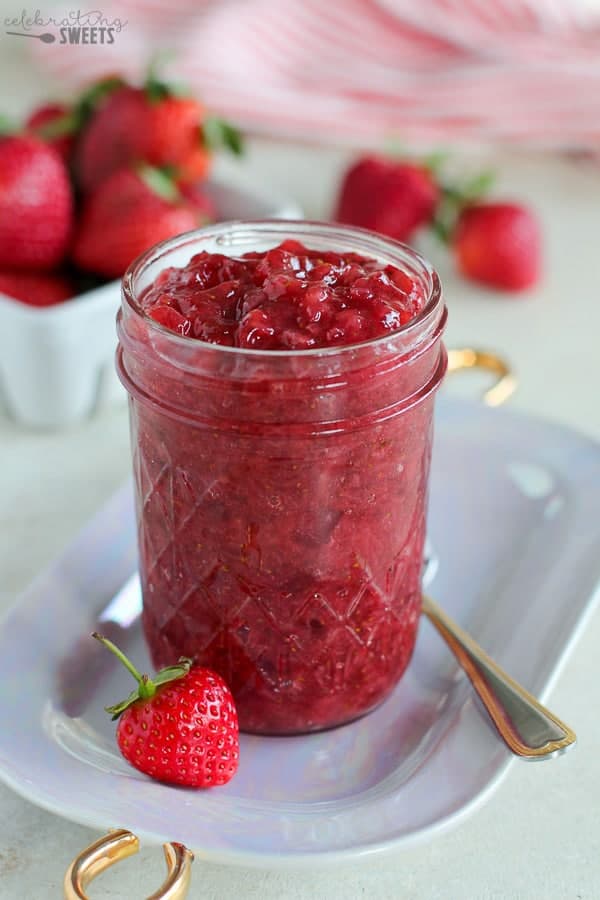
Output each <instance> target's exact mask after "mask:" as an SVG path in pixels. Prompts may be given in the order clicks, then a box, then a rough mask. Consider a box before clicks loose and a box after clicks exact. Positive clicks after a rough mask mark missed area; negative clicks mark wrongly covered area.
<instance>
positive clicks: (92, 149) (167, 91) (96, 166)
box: [75, 67, 241, 192]
mask: <svg viewBox="0 0 600 900" xmlns="http://www.w3.org/2000/svg"><path fill="white" fill-rule="evenodd" d="M218 146H227V147H229V148H230V149H231V150H233V151H234V152H236V153H239V152H240V151H241V143H240V137H239V135H238V133H237V132H236V131H235V130H234V129H233V128H232V127H231V126H229V125H227V123H224V122H222V121H221V120H220V119H215V118H210V119H209V118H206V117H205V115H204V108H203V106H202V104H201V103H199V101H198V100H196V99H194V98H192V97H189V96H183V95H181V93H180V91H178V90H176V89H174V88H173V87H172V86H171V85H169V84H167V83H166V82H163V81H161V80H159V79H158V78H157V77H156V74H155V72H154V71H153V69H152V67H151V69H150V72H149V74H148V78H147V80H146V83H145V85H144V86H143V87H141V88H137V87H132V86H131V85H125V84H123V85H122V86H121V87H118V88H117V89H116V90H112V91H111V92H110V93H109V94H108V95H106V96H104V97H103V98H102V101H101V102H100V103H96V108H95V111H94V113H93V115H92V116H91V118H90V120H89V122H88V124H87V126H86V127H85V128H84V129H83V132H82V135H81V138H80V141H79V144H78V148H77V153H76V166H75V169H76V174H77V177H78V181H79V184H80V187H81V188H82V190H83V191H84V192H88V191H90V190H93V188H94V187H96V186H97V185H98V184H100V183H101V182H102V181H103V180H104V179H105V178H107V177H108V176H109V175H110V174H111V173H112V172H114V171H115V170H116V169H121V168H123V167H124V166H127V165H130V164H131V163H136V162H140V161H143V162H146V163H149V164H150V165H152V166H156V167H157V168H166V169H169V171H172V172H173V174H175V175H176V176H177V177H178V178H179V180H186V181H194V180H197V179H199V178H203V177H205V176H206V174H207V172H208V169H209V166H210V162H211V158H212V151H213V150H214V149H216V148H217V147H218Z"/></svg>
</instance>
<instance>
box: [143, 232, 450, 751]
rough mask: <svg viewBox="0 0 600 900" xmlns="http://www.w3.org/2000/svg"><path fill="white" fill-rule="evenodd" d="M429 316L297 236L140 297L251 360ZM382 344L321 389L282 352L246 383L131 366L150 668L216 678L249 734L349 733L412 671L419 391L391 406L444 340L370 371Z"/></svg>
mask: <svg viewBox="0 0 600 900" xmlns="http://www.w3.org/2000/svg"><path fill="white" fill-rule="evenodd" d="M424 303H425V298H424V295H423V290H422V288H421V285H420V284H419V283H417V282H416V281H414V280H413V279H412V278H411V277H410V276H409V275H408V274H407V273H405V272H403V271H401V270H400V269H397V268H395V267H393V266H389V265H382V264H381V263H378V262H377V261H375V260H372V259H367V258H364V257H362V256H358V255H357V254H351V253H348V254H344V255H341V254H338V253H331V252H317V251H314V250H308V249H306V248H305V247H304V246H302V245H301V244H299V243H297V242H295V241H291V240H289V241H285V242H284V243H283V244H281V245H280V246H279V247H276V248H275V249H273V250H269V251H268V252H265V253H247V254H245V255H244V256H242V257H239V258H227V257H225V256H222V255H217V254H208V253H199V254H197V255H196V256H194V257H193V258H192V259H191V261H190V262H189V264H188V265H186V266H185V267H184V268H169V269H165V270H164V271H163V272H162V273H161V274H160V275H159V276H158V277H157V279H156V281H155V282H154V283H153V284H152V285H151V286H150V287H149V288H148V289H147V291H146V292H145V294H144V295H143V296H142V299H141V305H142V307H143V309H144V310H145V312H146V313H147V314H148V315H149V316H150V317H151V318H152V319H154V320H155V321H156V322H159V323H160V324H161V325H163V326H165V327H166V328H168V329H171V330H172V331H174V332H176V333H179V334H181V335H185V336H187V337H189V338H196V339H200V340H202V341H208V342H212V343H215V344H224V345H227V346H229V347H241V348H252V349H260V350H286V349H289V350H298V349H302V350H305V349H312V348H319V347H335V346H340V345H347V344H355V343H357V342H358V343H362V342H364V341H366V340H369V339H372V338H377V337H381V336H383V335H386V334H391V333H392V332H394V331H397V330H398V328H400V327H401V326H402V325H404V324H406V323H407V322H409V321H410V320H411V319H412V318H414V317H415V316H416V315H417V314H418V313H419V312H420V311H421V310H422V308H423V306H424ZM147 332H148V337H147V341H148V342H149V343H148V347H149V348H150V347H151V346H153V344H154V340H155V337H156V332H155V329H153V328H152V327H150V328H149V329H147ZM152 332H155V334H154V337H153V335H152ZM186 343H187V342H186ZM376 347H377V344H374V345H373V346H372V348H371V347H365V348H363V349H362V350H361V354H362V356H361V361H360V365H358V363H355V364H354V366H355V368H354V369H352V364H349V363H348V362H347V361H346V362H343V361H342V362H341V363H340V361H338V362H337V363H336V365H338V367H339V366H340V365H341V367H342V368H341V369H339V370H336V372H337V373H338V374H336V377H335V379H333V380H334V381H335V382H336V383H335V384H332V385H329V382H327V378H325V379H324V378H323V371H324V369H323V368H321V369H320V370H319V371H317V369H315V365H317V364H318V360H317V359H315V358H314V357H312V355H311V357H306V358H304V359H301V358H300V357H301V356H302V355H299V356H298V357H297V360H296V362H297V365H296V368H295V369H294V377H293V378H292V379H291V380H290V379H289V378H288V379H287V380H286V379H282V378H281V376H280V371H281V370H280V368H279V367H278V366H275V362H277V363H280V362H281V359H280V358H279V357H273V358H272V359H273V360H274V361H275V362H274V363H273V367H272V368H269V366H268V365H266V364H265V363H264V360H261V362H260V366H259V368H258V369H256V370H255V369H253V368H252V366H251V365H250V363H252V360H250V362H248V358H247V357H246V361H245V362H244V360H240V359H237V360H232V357H231V356H230V355H229V354H227V358H226V359H225V358H223V359H221V360H220V362H222V363H223V364H224V366H225V368H224V369H223V372H225V374H219V373H218V372H217V374H212V375H211V376H210V378H209V377H208V376H207V378H206V379H205V380H204V381H203V377H200V376H197V374H193V375H188V374H186V373H187V372H188V369H186V368H184V369H181V370H177V372H176V373H175V374H174V373H173V372H171V371H170V370H169V367H168V363H164V361H163V357H162V356H161V357H160V358H157V359H156V360H155V361H154V362H153V364H152V365H149V364H147V363H146V364H145V366H146V369H145V370H144V371H146V370H147V373H148V374H147V376H146V375H144V377H147V381H146V383H145V384H144V385H143V387H144V391H145V393H144V397H145V398H146V399H143V398H142V399H141V400H139V401H137V402H134V404H133V406H132V425H133V443H134V468H135V472H136V481H137V497H138V512H139V537H140V541H139V543H140V564H141V565H140V570H141V576H142V584H143V591H144V614H143V621H144V629H145V633H146V637H147V640H148V643H149V646H150V650H151V653H152V657H153V661H154V663H155V665H156V666H157V667H158V666H163V665H167V664H170V663H173V662H174V661H175V660H176V659H177V658H178V657H179V656H181V655H184V656H190V657H194V658H195V659H197V660H198V661H199V662H200V663H201V664H202V665H206V666H209V667H211V668H213V669H215V670H216V671H218V672H219V673H220V674H221V675H222V676H223V677H224V678H225V680H226V681H227V682H228V684H229V685H230V687H231V690H232V692H233V694H234V697H235V700H236V704H237V708H238V714H239V720H240V727H241V728H242V729H243V730H245V731H251V732H259V733H271V734H286V733H299V732H306V731H311V730H318V729H322V728H327V727H331V726H333V725H338V724H341V723H343V722H347V721H350V720H352V719H354V718H356V717H357V716H359V715H362V714H363V713H365V712H368V711H369V710H370V709H372V708H373V707H374V706H376V705H377V704H378V703H379V702H381V700H383V699H384V697H385V696H386V695H387V694H388V693H389V692H390V691H391V690H392V688H393V687H394V685H395V684H396V683H397V681H398V679H399V678H400V676H401V675H402V673H403V672H404V670H405V668H406V666H407V665H408V662H409V660H410V657H411V654H412V651H413V647H414V642H415V637H416V630H417V623H418V619H419V611H420V598H421V593H420V577H421V563H422V550H423V540H424V533H425V508H426V498H427V481H428V470H429V457H430V450H431V423H432V407H433V395H432V393H431V392H429V393H428V394H427V396H426V397H425V399H422V400H420V401H419V402H417V401H416V400H411V402H410V403H409V404H408V407H407V408H406V409H403V410H402V412H401V414H393V413H391V412H390V410H393V409H394V408H395V407H394V404H397V403H398V402H399V401H401V400H403V398H405V397H408V396H411V397H414V396H416V393H415V392H417V393H418V391H419V390H420V389H421V388H422V386H423V385H424V384H427V383H428V381H430V380H433V379H434V377H438V376H436V375H435V373H436V372H437V371H438V369H439V362H438V361H439V342H438V341H437V339H436V343H430V344H429V345H428V347H427V348H425V351H422V352H421V351H420V352H419V353H418V354H416V355H415V357H414V359H413V358H412V356H411V354H406V351H403V352H404V356H402V355H401V354H399V353H396V357H395V359H394V360H393V365H392V364H388V363H389V357H386V360H388V362H386V365H385V366H384V367H383V369H382V368H381V355H379V356H378V355H377V352H378V351H376ZM185 349H186V350H187V348H185ZM148 352H149V353H150V352H151V351H150V349H149V351H148ZM386 352H387V351H386ZM353 353H354V351H353ZM266 355H267V356H268V354H266ZM186 359H189V356H188V357H186ZM290 362H291V360H290ZM240 363H244V365H246V364H248V366H249V368H248V369H246V368H243V372H244V373H246V372H247V373H248V374H247V376H246V374H244V376H243V378H240V377H239V371H240ZM227 365H229V366H230V367H231V370H232V371H233V372H234V375H236V377H237V381H235V378H234V377H233V376H232V377H229V375H227V374H226V373H227V372H229V371H230V370H229V369H227ZM327 365H329V363H327ZM356 366H358V368H356ZM345 367H349V368H348V370H346V368H345ZM325 371H327V370H325ZM253 373H254V374H253ZM257 373H258V374H257ZM298 375H299V378H297V377H296V376H298ZM346 376H347V377H346ZM140 377H142V376H140ZM328 385H329V386H328ZM148 397H152V402H148V399H147V398H148ZM173 407H176V408H177V409H179V410H184V414H182V415H179V414H177V415H174V414H172V413H171V410H172V409H173ZM381 411H383V413H381ZM188 414H189V415H188ZM195 417H196V418H195ZM330 422H332V423H333V425H332V426H331V428H329V425H328V423H330ZM323 423H326V426H327V427H322V426H323Z"/></svg>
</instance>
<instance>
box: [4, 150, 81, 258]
mask: <svg viewBox="0 0 600 900" xmlns="http://www.w3.org/2000/svg"><path fill="white" fill-rule="evenodd" d="M72 225H73V196H72V190H71V185H70V183H69V176H68V174H67V170H66V168H65V165H64V163H63V161H62V159H61V158H60V156H59V155H58V153H57V152H56V150H54V148H53V147H50V146H48V144H45V143H44V142H43V141H40V140H39V139H38V138H35V137H32V136H30V135H15V136H12V137H6V138H3V139H0V267H5V266H9V267H11V268H33V269H52V268H56V267H57V266H58V265H59V264H60V263H61V262H62V260H63V258H64V257H65V255H66V252H67V249H68V245H69V239H70V236H71V230H72Z"/></svg>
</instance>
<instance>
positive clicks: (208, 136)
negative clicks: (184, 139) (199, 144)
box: [202, 116, 244, 156]
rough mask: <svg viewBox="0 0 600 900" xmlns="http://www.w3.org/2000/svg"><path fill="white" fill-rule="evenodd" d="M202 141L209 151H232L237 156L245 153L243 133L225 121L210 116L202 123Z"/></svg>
mask: <svg viewBox="0 0 600 900" xmlns="http://www.w3.org/2000/svg"><path fill="white" fill-rule="evenodd" d="M202 140H203V143H204V144H205V145H206V146H207V147H208V149H209V150H220V149H221V148H225V149H227V150H230V151H231V153H233V154H235V156H241V155H242V153H243V152H244V141H243V138H242V135H241V133H240V132H239V131H238V129H237V128H235V127H234V126H233V125H231V124H230V123H229V122H226V121H225V120H224V119H220V118H218V117H217V116H209V117H208V118H206V119H205V120H204V122H203V123H202Z"/></svg>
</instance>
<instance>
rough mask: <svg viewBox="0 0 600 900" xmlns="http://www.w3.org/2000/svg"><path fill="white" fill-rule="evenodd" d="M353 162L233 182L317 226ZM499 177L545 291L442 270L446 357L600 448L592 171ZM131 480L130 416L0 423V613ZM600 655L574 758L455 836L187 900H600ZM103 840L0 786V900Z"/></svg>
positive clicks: (319, 153) (206, 874) (31, 886)
mask: <svg viewBox="0 0 600 900" xmlns="http://www.w3.org/2000/svg"><path fill="white" fill-rule="evenodd" d="M0 46H1V49H2V54H1V63H0V83H1V84H2V85H3V87H4V90H3V92H2V93H3V106H4V109H5V110H6V111H7V112H15V113H16V112H18V111H19V110H21V109H23V108H25V106H26V105H27V104H28V103H29V102H30V101H32V100H33V98H35V97H39V96H42V95H43V94H44V91H45V85H44V83H43V82H42V81H41V80H40V78H39V77H38V76H36V74H35V72H33V70H31V69H30V67H29V66H28V64H27V63H26V62H25V61H24V58H23V57H22V56H21V55H20V54H19V53H18V52H17V51H16V50H15V48H14V47H13V45H12V44H11V45H10V46H7V45H6V42H4V43H3V44H1V45H0ZM9 88H10V91H9ZM347 156H348V151H342V150H331V149H321V148H318V147H314V146H310V145H303V146H301V145H293V144H290V143H282V142H279V143H277V142H269V141H265V140H253V141H251V142H250V147H249V154H248V156H247V158H246V160H245V161H244V163H242V166H243V169H244V171H245V172H246V174H247V175H248V176H249V177H255V178H256V179H258V180H260V181H261V182H263V183H268V184H269V185H270V186H271V187H272V188H274V189H277V190H278V191H280V192H283V193H285V194H288V195H291V196H292V197H294V198H295V199H297V200H298V201H299V202H300V203H301V204H302V205H303V207H304V209H305V212H306V214H307V215H308V216H311V217H319V216H323V215H325V214H326V211H327V209H328V207H329V203H330V198H331V196H332V193H333V191H334V189H335V183H336V178H337V174H338V172H339V167H340V165H341V163H342V162H343V161H344V160H345V159H346V158H347ZM493 161H494V162H495V164H496V165H497V168H498V171H499V172H500V179H499V185H498V190H499V191H504V192H505V193H510V194H512V195H514V196H516V197H519V198H526V199H529V200H531V202H532V203H534V204H535V206H536V208H537V209H538V210H539V212H540V215H541V216H542V219H543V222H544V228H545V235H546V258H547V262H546V277H545V279H544V282H543V284H542V285H540V287H539V288H538V289H537V290H536V291H534V292H533V293H532V294H531V295H530V296H528V297H527V298H525V299H510V298H501V297H498V296H495V295H493V294H486V293H482V292H481V291H479V290H477V289H476V288H474V287H473V286H469V285H466V284H465V283H464V282H461V281H459V280H458V279H457V278H456V277H455V276H454V275H453V273H452V271H451V267H450V266H449V264H448V262H447V261H446V260H444V259H443V257H442V256H439V258H436V260H435V261H436V263H437V264H438V266H439V269H440V272H441V274H442V277H443V279H444V281H445V285H446V293H447V299H448V305H449V309H450V322H449V327H448V333H447V337H448V344H449V345H451V346H459V345H462V344H465V343H467V344H468V343H476V344H478V345H480V346H484V347H488V348H491V349H495V350H498V351H501V352H503V353H505V354H506V355H507V356H508V357H509V358H510V359H511V361H512V362H513V364H514V366H515V369H516V371H517V374H518V376H519V379H520V390H519V392H518V393H517V394H516V395H515V397H514V399H513V400H512V401H511V404H512V406H513V407H514V408H517V409H521V410H525V411H529V412H532V413H535V414H537V415H543V416H545V417H547V418H551V419H554V420H556V421H560V422H563V423H564V424H568V425H570V426H572V427H575V428H578V429H580V430H583V431H585V432H587V433H589V434H591V435H593V436H595V437H597V438H600V402H599V400H598V395H599V388H600V352H599V349H598V343H599V336H600V291H599V287H598V286H599V284H600V252H599V249H598V246H599V245H598V235H599V233H600V229H599V225H600V169H598V170H597V169H594V168H591V167H590V168H586V167H581V166H576V165H574V164H572V163H569V162H566V161H564V160H558V159H542V158H541V157H538V156H533V155H508V154H502V155H500V154H494V155H493ZM436 252H437V253H438V254H439V251H436ZM128 472H129V446H128V431H127V414H126V409H125V408H124V407H121V408H116V409H114V410H111V411H108V412H106V413H105V414H103V415H102V416H101V417H100V418H96V419H94V420H93V421H90V422H88V423H86V424H83V425H81V426H78V427H75V428H72V429H69V430H67V431H63V432H55V433H52V432H44V433H35V432H30V431H27V430H24V429H22V428H20V427H18V426H16V425H15V424H13V423H11V422H10V421H9V420H8V419H7V418H6V417H2V418H0V533H1V535H2V539H1V540H0V573H1V579H0V588H1V593H0V610H1V609H2V608H5V607H6V606H7V605H8V604H9V603H11V602H12V601H13V600H14V598H15V597H16V596H17V595H18V593H19V591H20V590H22V589H23V588H24V587H25V586H26V585H27V583H28V582H29V581H30V580H31V579H32V578H33V577H34V576H35V575H36V574H37V573H38V572H40V571H41V570H42V569H43V567H44V566H46V565H47V564H48V563H49V562H50V561H51V560H52V559H53V558H54V557H55V556H56V554H57V553H58V552H60V551H61V550H62V549H63V548H64V547H65V546H66V545H67V544H68V542H69V540H70V539H71V538H72V537H73V536H74V535H75V534H76V533H77V531H78V530H79V529H80V528H81V526H82V525H83V524H84V523H85V522H86V520H87V519H88V518H89V517H90V516H91V515H93V513H94V512H95V511H96V510H97V508H98V507H99V506H100V505H101V504H102V502H103V501H104V500H105V499H106V498H107V497H108V496H109V495H110V494H111V492H112V491H113V490H114V489H115V488H117V487H118V486H119V485H120V484H121V483H122V481H123V480H124V479H125V478H126V477H127V475H128ZM599 557H600V552H599ZM599 567H600V562H599ZM598 646H600V615H598V614H597V615H595V616H594V618H593V619H592V621H591V622H590V624H589V627H588V629H587V631H586V633H585V635H584V636H583V638H582V639H581V641H580V643H579V644H578V646H577V649H576V652H575V653H574V655H573V656H572V657H571V659H570V661H569V662H568V664H567V666H566V668H565V669H564V671H563V674H562V676H561V678H560V680H559V683H558V685H557V687H556V688H555V690H554V691H553V694H552V697H551V706H552V707H553V708H554V709H555V710H556V711H557V713H558V714H559V715H560V716H562V717H563V718H564V719H565V720H566V721H568V722H569V723H571V724H573V726H574V727H575V728H576V730H577V731H578V733H579V737H580V742H579V746H578V747H577V749H576V750H575V751H574V752H573V753H572V754H569V755H568V756H566V757H564V758H562V759H559V760H557V761H554V762H552V763H548V764H544V765H531V764H524V763H520V764H517V765H514V766H513V768H512V770H511V772H510V774H509V776H508V778H507V779H506V781H505V782H503V784H502V785H501V787H500V789H499V790H498V791H497V793H495V794H494V795H493V796H492V797H491V799H490V800H489V802H487V804H486V805H485V806H484V807H483V808H482V809H481V810H480V811H479V812H477V813H476V814H475V815H474V816H473V817H472V818H470V819H469V820H467V821H466V822H465V823H464V824H462V825H461V826H460V827H459V828H458V829H457V830H455V831H452V832H450V833H447V834H445V835H443V836H441V837H437V838H436V839H435V840H434V841H432V842H431V843H429V844H425V845H423V846H419V847H417V848H412V849H410V850H406V851H400V852H397V853H396V854H394V855H391V856H387V857H385V858H382V859H377V860H373V861H369V862H363V863H361V864H360V865H348V866H340V867H338V868H336V869H335V870H324V871H318V870H315V869H313V868H309V869H307V870H303V871H298V872H290V873H286V872H269V871H260V870H245V869H240V868H225V867H221V866H216V865H212V864H208V863H205V862H203V861H202V859H201V856H199V857H198V859H197V861H196V863H195V872H194V881H193V888H192V891H191V895H190V896H191V897H194V898H196V897H197V898H198V900H200V898H205V900H227V898H230V897H232V896H236V897H240V898H254V897H256V898H261V900H270V898H273V900H275V898H283V897H285V898H290V900H295V898H297V900H308V898H316V897H329V898H331V900H338V898H340V900H341V898H344V900H348V898H352V900H354V898H362V897H368V898H375V900H378V898H403V900H416V898H419V900H542V898H545V897H551V898H553V900H597V898H600V819H599V814H598V810H599V808H600V753H599V750H600V715H599V710H600V691H599V689H598V683H599V678H600V662H599V656H598V649H597V648H598ZM0 690H1V687H0ZM23 702H24V703H26V702H27V698H26V697H24V698H23ZM0 727H9V725H8V723H2V724H1V726H0ZM97 836H98V832H95V831H93V830H90V829H88V828H83V827H80V826H78V825H75V824H72V823H70V822H67V821H64V820H62V819H59V818H57V817H55V816H53V815H52V814H50V813H48V812H44V811H42V810H39V809H37V808H36V807H35V806H33V805H31V804H30V803H28V802H25V801H24V800H22V799H21V798H20V797H18V796H16V795H15V794H13V793H12V792H11V791H10V790H9V789H8V788H5V787H4V786H2V785H0V900H17V898H23V900H24V898H27V900H46V898H48V900H50V898H54V897H56V898H58V897H60V896H62V894H61V883H62V877H63V874H64V871H65V869H66V867H67V865H68V863H69V861H70V860H71V859H72V857H73V856H74V855H75V854H76V853H77V852H78V851H79V850H80V849H82V848H83V847H84V846H85V845H86V844H87V843H89V842H90V841H91V840H92V839H94V838H95V837H97ZM162 865H163V863H162V859H161V855H160V853H159V852H158V851H157V850H151V849H142V852H141V854H140V856H139V857H137V858H134V859H132V860H130V861H128V862H127V863H124V864H122V865H120V866H118V867H116V868H115V869H114V870H113V872H109V873H107V874H106V875H105V876H103V878H102V879H101V880H99V881H98V882H96V885H95V886H94V890H93V892H92V891H91V890H90V893H92V896H93V897H97V898H103V897H113V898H124V900H134V898H136V897H142V896H147V895H148V894H149V893H151V892H152V890H154V889H155V888H156V886H157V885H158V884H159V883H160V881H161V879H162Z"/></svg>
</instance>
